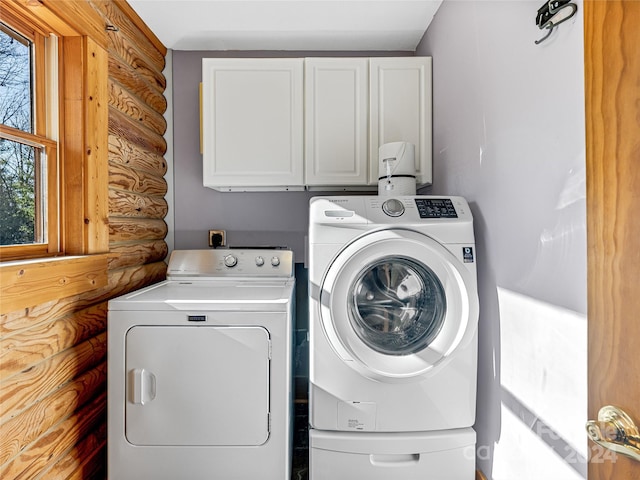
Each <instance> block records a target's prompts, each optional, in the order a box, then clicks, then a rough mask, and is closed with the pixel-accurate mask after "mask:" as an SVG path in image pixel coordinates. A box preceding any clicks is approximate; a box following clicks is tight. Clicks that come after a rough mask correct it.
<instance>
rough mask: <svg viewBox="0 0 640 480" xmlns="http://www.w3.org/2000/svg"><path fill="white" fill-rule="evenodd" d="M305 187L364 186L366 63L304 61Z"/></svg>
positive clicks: (359, 60)
mask: <svg viewBox="0 0 640 480" xmlns="http://www.w3.org/2000/svg"><path fill="white" fill-rule="evenodd" d="M304 112H305V133H304V141H305V184H306V185H307V186H309V187H318V186H345V185H354V186H355V185H367V183H368V178H369V168H368V163H369V155H368V130H369V119H368V113H369V60H368V59H367V58H307V59H305V110H304Z"/></svg>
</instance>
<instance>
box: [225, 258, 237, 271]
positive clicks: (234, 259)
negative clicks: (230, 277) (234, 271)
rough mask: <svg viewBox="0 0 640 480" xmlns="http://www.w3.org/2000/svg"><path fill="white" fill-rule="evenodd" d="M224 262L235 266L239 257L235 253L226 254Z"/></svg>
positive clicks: (229, 265) (228, 265)
mask: <svg viewBox="0 0 640 480" xmlns="http://www.w3.org/2000/svg"><path fill="white" fill-rule="evenodd" d="M224 264H225V265H226V266H227V267H229V268H231V267H235V266H236V265H237V264H238V257H236V256H235V255H225V257H224Z"/></svg>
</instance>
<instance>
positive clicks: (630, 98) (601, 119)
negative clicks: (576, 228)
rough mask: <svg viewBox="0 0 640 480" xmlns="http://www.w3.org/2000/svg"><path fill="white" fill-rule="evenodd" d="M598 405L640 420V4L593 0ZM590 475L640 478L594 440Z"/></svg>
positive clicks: (590, 122)
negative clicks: (607, 406)
mask: <svg viewBox="0 0 640 480" xmlns="http://www.w3.org/2000/svg"><path fill="white" fill-rule="evenodd" d="M584 18H585V81H586V84H585V88H586V91H585V93H586V137H587V142H586V143H587V144H586V156H587V242H588V291H589V294H588V295H589V301H588V316H589V406H588V414H589V418H590V419H596V418H597V415H598V410H599V409H600V407H602V406H603V405H609V404H613V405H617V406H618V407H620V408H622V409H623V410H624V411H626V412H627V413H628V414H629V415H630V416H631V417H632V418H633V419H634V420H635V422H636V425H637V424H638V422H639V421H640V362H639V361H638V360H639V358H640V356H639V354H638V351H639V348H638V346H639V345H640V2H638V1H635V0H626V1H622V0H607V1H594V0H585V2H584ZM589 446H590V453H591V462H590V464H589V480H604V479H613V478H615V479H628V480H631V479H640V462H636V461H634V460H631V459H629V458H627V457H624V456H621V455H618V456H617V459H616V461H615V462H613V461H609V460H607V458H606V456H605V455H603V449H602V448H601V447H599V446H598V445H595V444H593V443H590V445H589Z"/></svg>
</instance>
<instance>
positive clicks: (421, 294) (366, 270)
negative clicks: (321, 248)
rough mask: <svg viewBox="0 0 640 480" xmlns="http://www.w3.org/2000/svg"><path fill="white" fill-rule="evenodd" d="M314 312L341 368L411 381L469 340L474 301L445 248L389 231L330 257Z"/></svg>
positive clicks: (463, 271) (471, 287)
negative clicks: (345, 367) (344, 365)
mask: <svg viewBox="0 0 640 480" xmlns="http://www.w3.org/2000/svg"><path fill="white" fill-rule="evenodd" d="M460 248H462V246H461V247H460ZM319 309H320V316H321V324H322V327H323V330H324V334H325V335H326V337H327V339H328V341H329V343H330V344H331V346H332V347H333V349H334V350H335V352H336V354H337V355H339V356H340V357H341V358H342V359H343V360H344V361H345V363H347V364H348V365H349V366H351V367H352V368H354V369H356V370H357V371H358V372H359V373H360V374H362V375H364V376H366V377H369V378H372V379H375V380H381V381H407V380H408V381H412V380H416V377H418V376H421V375H424V374H427V373H429V372H431V371H434V370H435V369H437V368H440V367H441V366H442V365H444V364H446V362H447V359H448V358H449V357H450V356H451V355H452V354H453V352H455V350H456V349H457V348H458V347H460V346H461V345H466V344H467V343H468V342H470V341H471V340H472V339H473V338H474V334H475V331H476V328H477V317H478V300H477V291H476V287H475V282H474V279H473V275H472V274H471V272H470V270H469V269H468V268H466V267H465V266H464V264H463V263H462V262H460V260H458V259H457V258H456V257H455V256H454V255H453V254H452V253H451V252H450V251H449V250H448V249H447V248H445V247H444V246H443V245H441V244H440V243H438V242H437V241H435V240H433V239H432V238H430V237H428V236H426V235H423V234H420V233H417V232H415V231H412V230H405V229H400V228H394V229H387V230H378V231H374V232H372V233H369V234H366V235H363V236H361V237H360V238H358V239H356V240H355V241H354V242H352V243H350V244H349V245H347V246H346V248H344V249H343V250H342V251H341V252H340V253H339V254H338V255H337V256H336V258H335V259H334V260H333V261H332V262H331V265H330V266H329V268H328V269H327V272H326V275H325V277H324V279H323V281H322V286H321V288H320V301H319Z"/></svg>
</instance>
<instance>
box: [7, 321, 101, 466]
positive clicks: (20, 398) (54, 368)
mask: <svg viewBox="0 0 640 480" xmlns="http://www.w3.org/2000/svg"><path fill="white" fill-rule="evenodd" d="M106 355H107V334H106V332H105V333H101V334H100V335H98V336H96V337H94V338H90V339H89V340H86V341H84V342H82V343H81V344H79V345H76V346H75V347H73V348H69V349H67V350H65V351H63V352H60V353H59V354H57V355H54V356H53V357H51V358H48V359H47V360H45V361H44V362H40V363H39V364H37V365H34V366H33V367H31V368H29V369H27V370H25V371H23V372H20V373H19V374H17V375H13V376H11V377H9V378H8V379H6V380H3V382H2V389H1V390H0V403H1V404H2V411H0V423H2V422H5V421H7V420H8V419H10V418H12V417H14V416H16V415H19V414H20V413H21V412H23V411H24V410H26V409H27V408H29V407H30V406H31V405H33V404H34V403H35V402H38V401H40V400H41V399H42V398H44V397H46V396H47V395H49V394H50V393H51V392H52V391H54V390H56V389H57V388H60V387H61V386H63V385H65V384H66V383H68V382H70V381H71V380H72V379H73V378H74V377H75V376H77V375H78V373H79V372H85V371H87V370H90V369H91V368H93V367H95V366H96V365H98V364H99V363H100V362H102V361H103V360H104V359H105V358H106ZM0 478H2V476H1V475H0Z"/></svg>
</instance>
